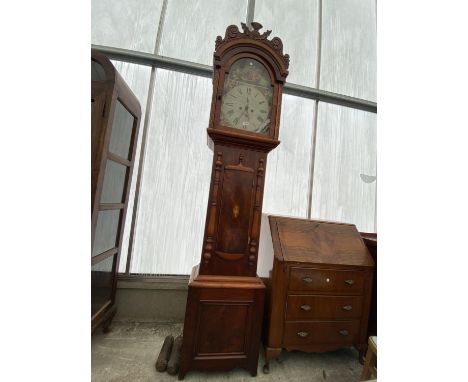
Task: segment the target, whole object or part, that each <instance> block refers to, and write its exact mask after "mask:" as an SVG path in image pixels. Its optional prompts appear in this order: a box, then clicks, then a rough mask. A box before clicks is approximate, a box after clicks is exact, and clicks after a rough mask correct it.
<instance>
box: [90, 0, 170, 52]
mask: <svg viewBox="0 0 468 382" xmlns="http://www.w3.org/2000/svg"><path fill="white" fill-rule="evenodd" d="M162 3H163V0H138V1H134V0H119V1H115V0H92V1H91V42H92V43H93V44H96V45H106V46H114V47H117V48H124V49H131V50H138V51H143V52H149V53H154V47H155V44H156V34H157V32H158V25H159V17H160V15H161V9H162Z"/></svg>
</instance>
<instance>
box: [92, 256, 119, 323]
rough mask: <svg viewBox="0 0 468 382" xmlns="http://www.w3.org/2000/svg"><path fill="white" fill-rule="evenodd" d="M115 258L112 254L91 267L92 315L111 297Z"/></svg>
mask: <svg viewBox="0 0 468 382" xmlns="http://www.w3.org/2000/svg"><path fill="white" fill-rule="evenodd" d="M114 258H115V256H110V257H108V258H107V259H105V260H103V261H101V262H99V263H97V264H95V265H93V266H92V267H91V316H92V315H93V314H95V313H96V312H97V311H98V310H99V309H100V308H102V306H103V305H104V304H105V303H106V302H107V301H109V300H110V299H111V292H112V265H113V263H114Z"/></svg>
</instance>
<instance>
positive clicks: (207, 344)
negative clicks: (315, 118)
mask: <svg viewBox="0 0 468 382" xmlns="http://www.w3.org/2000/svg"><path fill="white" fill-rule="evenodd" d="M251 25H252V27H253V29H249V28H248V27H247V26H246V25H245V24H243V23H242V29H243V32H241V31H239V29H238V28H237V26H235V25H231V26H229V27H228V28H227V29H226V33H225V37H224V38H222V37H221V36H218V37H217V39H216V50H215V52H214V72H213V97H212V105H211V114H210V122H209V127H208V130H207V131H208V135H209V137H210V138H211V140H212V147H213V167H212V175H211V181H210V192H209V198H208V206H207V214H206V223H205V231H204V238H203V246H202V251H201V260H200V264H199V265H198V266H196V267H194V269H193V271H192V276H191V278H190V281H189V286H188V298H187V308H186V313H185V322H184V333H183V344H182V351H181V363H180V370H179V379H183V378H184V377H185V374H186V373H187V372H188V371H189V370H192V369H200V370H219V371H227V370H230V369H233V368H244V369H247V370H248V371H250V373H251V374H252V375H253V376H254V375H256V374H257V366H258V354H259V346H260V336H261V322H262V318H263V309H264V298H265V297H264V296H265V285H264V284H263V282H262V280H261V279H260V278H259V277H258V276H257V275H256V272H257V256H258V244H259V236H260V224H261V215H262V203H263V189H264V177H265V171H266V163H267V154H268V152H269V151H271V150H272V149H273V148H275V147H276V146H277V145H278V144H279V141H278V134H279V120H280V109H281V96H282V87H283V84H284V81H285V78H286V76H287V74H288V70H287V68H288V65H289V56H288V55H283V51H282V43H281V40H280V39H279V38H277V37H275V38H273V39H272V40H268V39H267V37H268V36H269V34H270V33H271V31H266V32H264V33H262V34H261V33H260V32H259V29H260V28H261V25H260V24H258V23H255V22H253V23H251ZM245 59H247V60H254V61H255V64H254V62H253V61H246V62H247V65H249V64H250V63H252V66H254V65H257V64H261V65H263V67H264V68H265V71H266V72H267V73H268V75H269V76H270V80H269V82H270V83H271V86H272V91H271V92H270V91H269V90H268V89H267V90H265V88H264V89H257V90H258V91H251V92H249V91H248V89H249V88H251V87H252V86H254V85H255V84H252V83H248V82H247V83H246V82H243V83H241V84H240V85H239V84H238V83H237V82H236V83H232V84H231V88H229V89H227V90H226V91H225V82H226V81H227V80H228V79H229V75H230V73H231V72H230V71H231V69H232V68H235V65H236V62H239V60H245ZM242 67H243V66H242ZM238 74H239V76H238V77H237V79H236V81H237V80H238V79H239V78H240V79H241V80H245V78H244V77H243V75H245V77H246V78H247V77H249V76H251V77H252V78H254V77H255V75H256V73H255V71H254V72H251V73H249V72H248V70H247V71H246V72H245V73H243V72H242V69H240V72H239V73H238ZM257 74H258V73H257ZM229 81H232V77H231V79H229ZM241 82H242V81H241ZM267 82H268V81H267V80H264V81H263V84H265V83H267ZM258 83H260V82H258ZM258 83H257V84H258ZM255 86H256V85H255ZM233 89H234V91H238V93H235V92H234V93H230V92H232V90H233ZM236 89H237V90H236ZM243 92H245V93H243ZM261 92H263V93H262V95H258V96H257V97H263V98H260V99H261V101H260V102H255V103H254V102H252V101H251V99H250V98H249V97H255V94H260V93H261ZM229 94H234V96H239V97H244V98H243V100H242V101H240V102H238V103H237V104H236V102H234V101H233V99H235V97H234V98H233V97H230V98H229V103H232V104H233V106H235V107H237V110H236V112H237V113H238V116H239V118H243V119H241V120H235V119H232V118H231V119H229V118H226V116H223V118H222V119H221V114H222V113H223V112H224V113H230V110H234V109H233V107H226V108H224V111H223V110H222V109H223V96H226V97H228V96H229ZM269 95H271V104H269V105H268V108H266V107H265V104H264V102H266V101H265V100H267V99H270V98H269ZM242 102H246V103H245V105H243V104H242ZM261 102H263V104H262V103H261ZM251 105H256V106H251ZM227 106H231V105H227ZM253 107H261V109H259V110H254V109H253ZM263 111H265V113H263ZM261 114H266V116H265V117H261V118H259V117H260V115H261ZM228 117H229V116H228ZM236 118H237V117H236ZM251 118H257V121H258V122H259V123H256V124H254V127H253V128H252V125H250V124H251V122H252V120H251ZM221 120H223V121H225V122H223V123H221ZM229 121H230V122H229ZM254 130H256V131H254Z"/></svg>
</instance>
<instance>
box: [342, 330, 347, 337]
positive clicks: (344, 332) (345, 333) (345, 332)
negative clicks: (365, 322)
mask: <svg viewBox="0 0 468 382" xmlns="http://www.w3.org/2000/svg"><path fill="white" fill-rule="evenodd" d="M340 334H341V335H342V336H344V337H345V336H347V335H348V334H349V332H348V331H347V330H340Z"/></svg>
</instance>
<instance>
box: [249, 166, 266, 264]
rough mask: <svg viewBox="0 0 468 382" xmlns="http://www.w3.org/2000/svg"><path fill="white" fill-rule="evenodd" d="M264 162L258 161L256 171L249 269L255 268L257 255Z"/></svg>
mask: <svg viewBox="0 0 468 382" xmlns="http://www.w3.org/2000/svg"><path fill="white" fill-rule="evenodd" d="M264 163H265V161H264V160H263V158H261V159H260V160H259V161H258V169H257V188H256V190H255V202H254V207H253V223H252V231H251V234H250V245H249V267H250V268H253V267H256V263H257V253H258V240H259V235H260V218H261V214H262V203H261V198H262V190H263V184H262V181H263V176H264V174H265V169H264V167H263V166H264Z"/></svg>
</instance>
